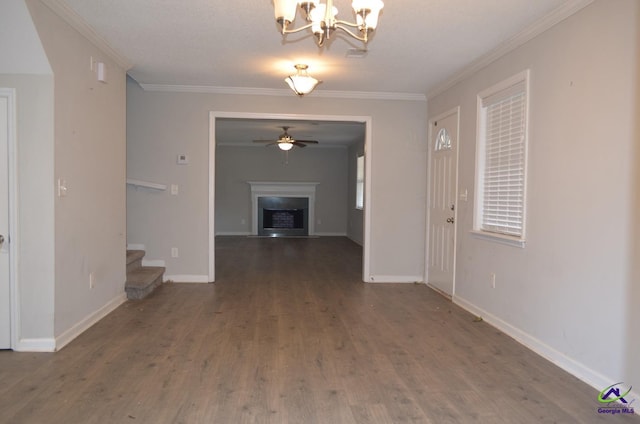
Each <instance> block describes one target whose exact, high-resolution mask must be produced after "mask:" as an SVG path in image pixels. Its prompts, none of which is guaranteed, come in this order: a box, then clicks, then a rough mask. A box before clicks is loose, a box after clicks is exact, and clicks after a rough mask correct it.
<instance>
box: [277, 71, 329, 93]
mask: <svg viewBox="0 0 640 424" xmlns="http://www.w3.org/2000/svg"><path fill="white" fill-rule="evenodd" d="M295 68H296V73H295V74H294V75H289V76H288V77H286V78H285V79H284V80H285V82H286V83H287V84H289V87H290V88H291V89H292V90H293V92H294V93H296V94H297V95H298V96H304V95H305V94H309V93H311V92H312V91H313V89H314V88H316V85H318V84H319V83H321V82H322V81H318V80H317V79H315V78H314V77H312V76H311V75H309V74H308V73H307V69H308V68H309V67H308V66H307V65H303V64H297V65H295Z"/></svg>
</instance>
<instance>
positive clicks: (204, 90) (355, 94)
mask: <svg viewBox="0 0 640 424" xmlns="http://www.w3.org/2000/svg"><path fill="white" fill-rule="evenodd" d="M140 87H142V89H143V90H145V91H165V92H176V93H201V94H236V95H254V96H286V97H291V96H294V94H293V93H292V92H291V90H289V89H273V88H252V87H216V86H209V85H170V84H140ZM310 96H312V97H324V98H333V99H359V100H362V99H364V100H404V101H412V102H426V101H427V96H426V95H424V94H419V93H386V92H374V91H332V90H320V91H314V92H313V94H310Z"/></svg>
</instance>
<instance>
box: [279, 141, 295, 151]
mask: <svg viewBox="0 0 640 424" xmlns="http://www.w3.org/2000/svg"><path fill="white" fill-rule="evenodd" d="M278 147H279V148H280V150H284V151H285V152H286V151H287V150H291V148H292V147H293V143H291V142H290V141H281V142H279V143H278Z"/></svg>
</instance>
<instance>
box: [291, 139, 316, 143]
mask: <svg viewBox="0 0 640 424" xmlns="http://www.w3.org/2000/svg"><path fill="white" fill-rule="evenodd" d="M296 141H297V142H298V143H307V144H318V142H317V141H316V140H298V139H296Z"/></svg>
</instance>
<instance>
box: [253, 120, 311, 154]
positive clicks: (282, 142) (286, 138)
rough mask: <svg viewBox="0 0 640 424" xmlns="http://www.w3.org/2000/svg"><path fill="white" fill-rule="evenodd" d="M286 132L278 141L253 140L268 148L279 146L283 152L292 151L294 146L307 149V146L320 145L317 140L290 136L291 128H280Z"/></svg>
mask: <svg viewBox="0 0 640 424" xmlns="http://www.w3.org/2000/svg"><path fill="white" fill-rule="evenodd" d="M280 128H282V130H283V131H284V132H283V133H282V134H280V136H279V137H278V139H277V140H275V141H274V140H253V142H254V143H267V146H272V145H274V144H276V145H278V147H279V148H280V149H281V150H285V151H287V150H291V148H292V147H293V146H296V147H307V144H318V142H317V141H316V140H296V139H294V138H293V137H291V135H289V132H288V130H289V128H291V127H287V126H282V127H280Z"/></svg>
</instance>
